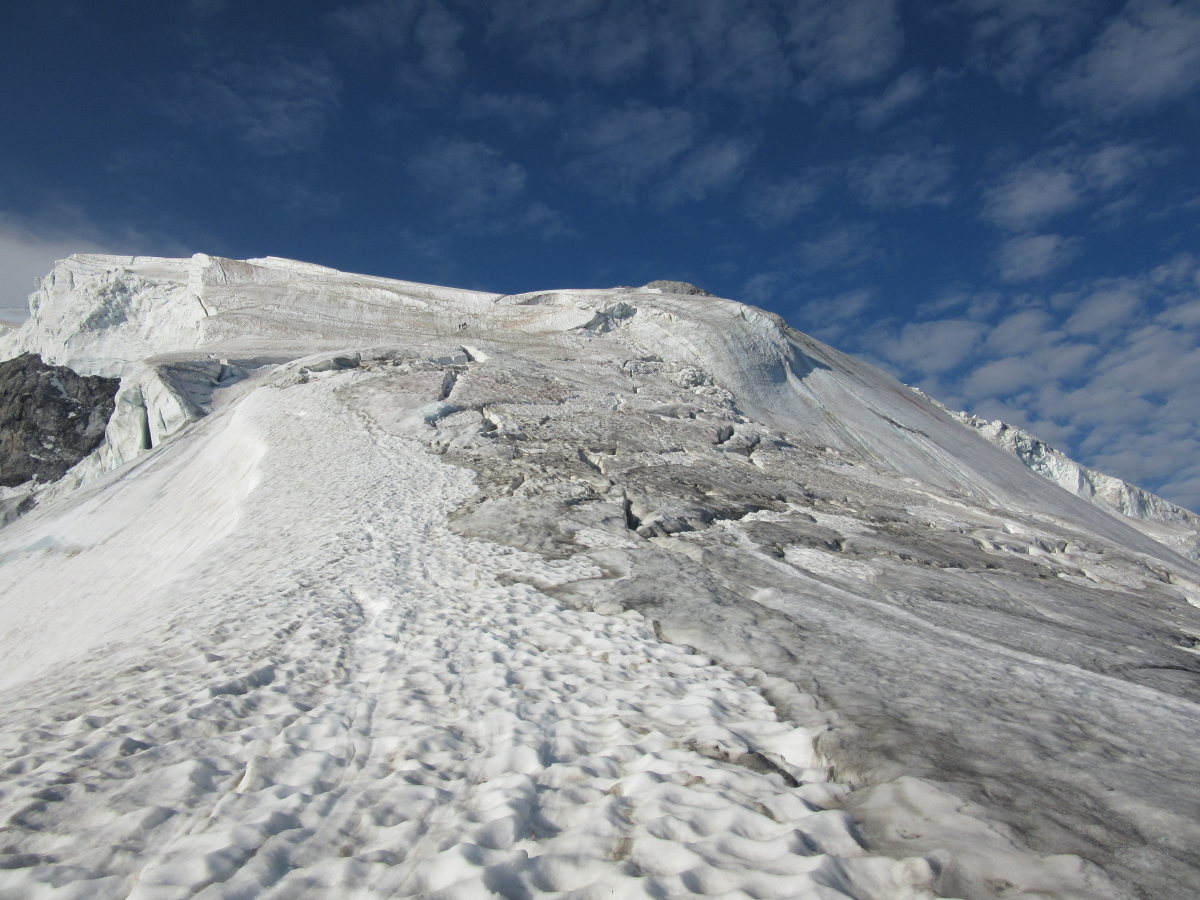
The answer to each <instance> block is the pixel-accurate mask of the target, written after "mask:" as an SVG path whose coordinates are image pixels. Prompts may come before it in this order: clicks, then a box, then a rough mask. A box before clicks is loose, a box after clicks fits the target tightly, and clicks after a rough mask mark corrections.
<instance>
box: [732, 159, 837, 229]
mask: <svg viewBox="0 0 1200 900" xmlns="http://www.w3.org/2000/svg"><path fill="white" fill-rule="evenodd" d="M834 177H835V172H834V170H833V169H832V168H831V167H825V166H821V167H816V166H814V167H811V168H809V169H808V170H806V171H805V172H803V173H802V174H800V175H792V176H788V177H786V178H780V179H778V180H773V181H758V182H756V183H754V184H753V186H752V187H751V188H750V189H749V190H748V191H746V193H745V195H744V196H743V198H742V211H743V212H744V213H745V215H746V216H747V217H749V218H750V219H751V221H753V222H754V223H755V224H756V225H758V226H759V227H760V228H778V227H779V226H781V225H786V224H788V223H789V222H791V221H792V220H794V219H795V218H796V217H797V216H798V215H800V213H802V212H804V211H805V210H808V209H811V208H812V207H813V206H815V205H816V203H817V201H818V200H820V198H821V196H822V194H823V193H824V192H825V189H826V188H827V187H828V185H829V182H830V181H831V180H832V179H833V178H834Z"/></svg>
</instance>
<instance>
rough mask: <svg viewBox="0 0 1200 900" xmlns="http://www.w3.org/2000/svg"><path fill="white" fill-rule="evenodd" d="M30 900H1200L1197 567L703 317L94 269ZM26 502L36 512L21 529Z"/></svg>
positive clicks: (718, 314) (761, 318) (714, 310)
mask: <svg viewBox="0 0 1200 900" xmlns="http://www.w3.org/2000/svg"><path fill="white" fill-rule="evenodd" d="M23 352H34V353H38V354H40V355H41V356H42V358H43V360H44V361H46V362H47V363H53V364H67V365H70V366H71V367H72V368H75V369H76V371H79V372H80V373H82V374H104V375H120V376H121V378H122V383H121V388H120V390H119V391H118V394H117V397H116V410H115V412H114V414H113V417H112V419H111V420H110V422H109V428H108V431H107V432H106V438H105V441H104V443H103V444H102V445H101V447H100V448H98V449H97V451H96V452H95V453H94V454H93V455H92V456H91V457H89V458H88V459H86V460H84V461H83V462H81V463H80V464H79V465H78V466H76V467H75V469H73V470H72V471H71V472H69V473H68V474H67V476H66V477H64V479H63V480H62V481H61V482H60V483H58V484H57V485H55V486H53V487H51V488H49V489H47V490H44V491H41V492H40V493H38V494H36V496H35V497H34V498H33V499H34V501H36V505H33V508H32V509H31V510H30V511H28V512H26V513H25V514H24V516H23V517H22V518H20V519H18V520H17V521H15V522H14V523H12V524H10V525H8V526H7V527H5V528H4V529H3V530H2V531H0V583H2V584H3V587H0V623H2V627H0V655H2V656H3V658H5V660H6V666H5V667H4V669H3V671H0V690H2V691H3V696H4V700H3V704H2V705H0V709H2V713H0V741H2V742H3V743H2V744H0V746H3V748H4V749H3V752H4V755H5V759H6V762H5V763H4V768H2V769H0V817H2V818H0V821H2V822H3V823H4V824H3V825H2V826H0V827H2V828H3V829H4V841H3V849H2V850H0V893H5V894H6V895H11V896H14V897H24V896H40V895H42V894H45V895H47V896H56V897H60V896H81V897H82V896H87V897H93V896H96V897H102V896H114V897H156V898H157V897H192V896H199V897H231V898H232V897H245V896H262V897H301V896H309V897H339V898H340V897H350V896H363V897H374V896H381V897H382V896H431V897H476V896H480V897H482V896H503V897H522V898H524V897H531V896H542V895H548V896H572V897H575V896H578V897H590V896H597V897H598V896H606V897H607V896H654V897H683V896H693V895H715V896H727V897H770V896H780V897H783V896H788V897H792V896H811V897H820V898H826V900H827V898H831V897H836V896H849V897H856V898H864V900H865V898H876V897H877V898H904V897H924V896H932V894H933V893H937V894H938V895H941V896H959V897H964V898H970V900H975V898H993V897H1026V898H1032V897H1060V898H1067V897H1072V898H1085V897H1087V898H1100V897H1106V898H1107V897H1114V898H1115V897H1132V896H1154V897H1166V898H1181V900H1182V898H1184V897H1191V896H1194V895H1195V893H1196V891H1197V890H1200V865H1198V864H1197V861H1196V859H1195V857H1194V847H1195V846H1197V845H1198V844H1200V825H1198V824H1197V823H1198V822H1200V764H1198V763H1197V760H1196V757H1195V754H1194V752H1193V751H1194V738H1195V734H1196V733H1197V726H1198V725H1200V715H1198V710H1200V706H1198V703H1200V664H1198V660H1197V657H1198V656H1200V609H1197V607H1200V569H1198V568H1197V566H1196V565H1195V564H1194V563H1193V562H1192V561H1190V560H1189V559H1187V558H1185V557H1184V556H1182V555H1180V554H1178V553H1176V552H1175V551H1174V550H1172V549H1171V547H1170V546H1169V545H1168V542H1166V541H1165V540H1155V539H1152V538H1153V537H1155V535H1153V534H1151V535H1150V536H1148V535H1146V534H1143V533H1141V532H1139V531H1138V530H1135V529H1134V528H1132V527H1130V525H1129V524H1128V522H1127V521H1126V520H1124V519H1122V518H1120V517H1118V516H1115V515H1111V514H1110V513H1108V512H1106V511H1104V510H1102V509H1100V508H1098V507H1097V506H1095V505H1094V504H1092V503H1090V502H1088V501H1086V500H1085V499H1082V498H1080V497H1078V496H1075V495H1074V494H1073V493H1070V492H1068V491H1066V490H1063V489H1061V488H1059V487H1058V486H1056V485H1055V484H1053V483H1051V482H1050V481H1048V480H1046V479H1045V478H1043V477H1042V476H1041V475H1039V474H1036V473H1035V472H1033V471H1031V470H1030V469H1029V468H1027V467H1026V466H1025V465H1024V464H1023V463H1022V461H1021V460H1019V459H1017V458H1015V457H1014V456H1013V455H1011V454H1010V453H1007V452H1005V451H1004V450H1003V449H1001V448H998V447H996V446H994V445H993V444H992V443H990V442H989V441H988V440H986V439H985V438H984V437H981V436H980V435H978V434H976V433H975V432H974V431H973V430H972V429H971V428H969V427H966V426H964V425H963V424H962V423H960V422H958V421H956V420H955V418H954V417H953V416H952V415H951V414H950V413H949V412H947V411H946V410H944V409H943V408H941V407H940V406H938V405H937V404H935V403H933V402H931V401H929V400H928V399H927V398H924V397H923V396H921V395H919V394H917V393H914V392H913V391H911V390H909V389H907V388H905V387H904V386H903V385H900V384H899V383H898V382H896V381H895V380H894V379H891V378H890V377H889V376H887V375H885V374H884V373H882V372H879V371H878V370H875V369H873V368H872V367H870V366H868V365H866V364H864V363H862V362H860V361H858V360H855V359H853V358H851V357H847V356H845V355H843V354H840V353H838V352H837V351H835V350H833V349H832V348H829V347H827V346H825V345H823V344H821V343H819V342H817V341H815V340H813V339H811V338H809V337H807V336H806V335H803V334H800V333H799V332H796V331H794V330H793V329H790V328H789V327H788V326H787V325H786V324H785V323H784V322H783V321H782V320H781V319H779V318H778V317H776V316H773V315H771V314H768V313H765V312H763V311H761V310H757V309H755V308H753V307H749V306H745V305H743V304H739V303H735V302H732V301H728V300H722V299H720V298H715V297H711V296H709V295H707V294H706V293H704V292H702V291H699V290H698V289H695V288H693V286H690V285H683V284H682V283H674V282H652V283H651V285H648V286H647V287H646V288H615V289H609V290H554V291H543V292H530V293H525V294H520V295H501V294H488V293H480V292H472V291H462V290H455V289H451V288H439V287H434V286H427V285H419V284H414V283H411V282H402V281H392V280H388V279H382V278H373V277H368V276H360V275H351V274H346V273H341V272H337V271H335V270H332V269H327V268H324V267H321V266H313V265H309V264H304V263H296V262H291V261H286V260H279V259H273V258H267V259H261V260H247V261H236V260H225V259H219V258H216V257H208V256H204V255H198V256H196V257H194V258H193V259H190V260H158V259H150V258H145V257H94V256H93V257H72V258H71V259H69V260H65V261H63V262H61V263H59V264H58V266H57V267H56V269H55V272H54V273H53V275H52V276H50V277H48V278H47V279H45V280H44V281H43V283H42V286H41V288H40V289H39V292H38V293H37V294H35V296H34V298H33V299H32V301H31V318H30V320H29V322H28V323H27V324H26V325H25V326H23V327H22V328H21V329H19V330H18V331H16V332H14V333H12V334H10V335H8V336H5V337H0V358H2V357H8V356H15V355H19V354H20V353H23ZM31 505H32V504H31Z"/></svg>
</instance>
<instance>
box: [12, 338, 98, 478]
mask: <svg viewBox="0 0 1200 900" xmlns="http://www.w3.org/2000/svg"><path fill="white" fill-rule="evenodd" d="M120 383H121V381H120V379H119V378H103V377H100V376H98V375H90V376H82V375H78V374H76V373H75V372H74V371H72V370H71V369H68V368H67V367H66V366H48V365H46V364H45V363H43V362H42V360H41V357H39V356H37V355H36V354H33V353H25V354H22V355H21V356H18V357H16V358H15V359H10V360H7V361H5V362H0V486H4V487H16V486H17V485H19V484H24V483H25V482H27V481H30V480H31V479H36V480H37V481H39V482H50V481H57V480H58V479H59V478H62V477H63V475H64V474H66V472H67V470H68V469H70V468H71V467H72V466H74V465H75V464H76V463H78V462H79V461H80V460H81V459H83V458H84V457H86V456H87V455H88V454H89V453H91V452H92V451H93V450H95V449H96V447H97V446H99V444H100V442H101V441H102V440H104V429H105V426H106V425H107V424H108V420H109V417H110V416H112V412H113V404H114V400H113V398H114V397H115V395H116V393H117V388H118V386H119V385H120Z"/></svg>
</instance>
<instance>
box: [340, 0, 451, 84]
mask: <svg viewBox="0 0 1200 900" xmlns="http://www.w3.org/2000/svg"><path fill="white" fill-rule="evenodd" d="M327 18H328V21H329V22H330V24H331V25H332V26H333V27H334V29H336V30H337V31H338V32H340V33H341V34H342V35H343V36H344V37H345V38H347V39H349V40H350V41H351V42H353V44H354V45H355V47H356V49H358V50H366V51H367V52H368V53H370V54H372V55H373V56H374V57H376V58H380V59H386V60H388V61H390V62H392V63H394V65H395V84H396V87H397V88H398V89H399V90H400V92H401V93H402V94H403V95H404V96H405V98H406V99H408V100H409V101H416V102H417V103H418V104H422V105H424V104H429V103H433V102H437V101H440V100H444V99H446V98H447V97H448V96H449V92H450V91H451V89H452V88H453V87H454V86H455V85H456V84H457V82H458V79H459V78H460V76H462V74H463V73H464V72H465V70H466V65H467V59H466V54H465V53H464V52H463V50H462V48H461V47H460V46H459V43H460V40H461V38H462V36H463V31H464V30H465V26H464V25H463V22H462V19H461V18H460V17H459V16H458V15H456V14H455V13H453V12H452V11H451V10H450V9H448V8H447V7H446V6H445V5H444V4H442V3H440V2H438V0H370V2H367V3H361V4H358V5H355V6H342V7H339V8H337V9H336V10H334V11H333V12H332V13H330V14H329V16H328V17H327Z"/></svg>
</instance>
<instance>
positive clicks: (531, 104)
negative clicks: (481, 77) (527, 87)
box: [459, 91, 558, 134]
mask: <svg viewBox="0 0 1200 900" xmlns="http://www.w3.org/2000/svg"><path fill="white" fill-rule="evenodd" d="M557 112H558V110H557V109H556V108H555V106H554V104H553V103H551V102H550V101H549V100H546V99H545V98H544V97H539V96H537V95H535V94H496V93H491V92H487V91H485V92H484V93H481V94H477V93H475V92H473V91H467V92H466V93H465V94H463V97H462V99H461V100H460V101H459V116H460V117H461V118H463V119H466V120H474V121H483V122H489V123H495V124H499V125H503V126H504V127H506V128H508V129H509V130H510V131H513V132H515V133H517V134H523V133H525V132H527V131H529V130H531V129H533V128H536V127H538V126H540V125H544V124H546V123H547V122H549V121H551V120H552V119H553V118H554V117H555V116H556V114H557Z"/></svg>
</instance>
